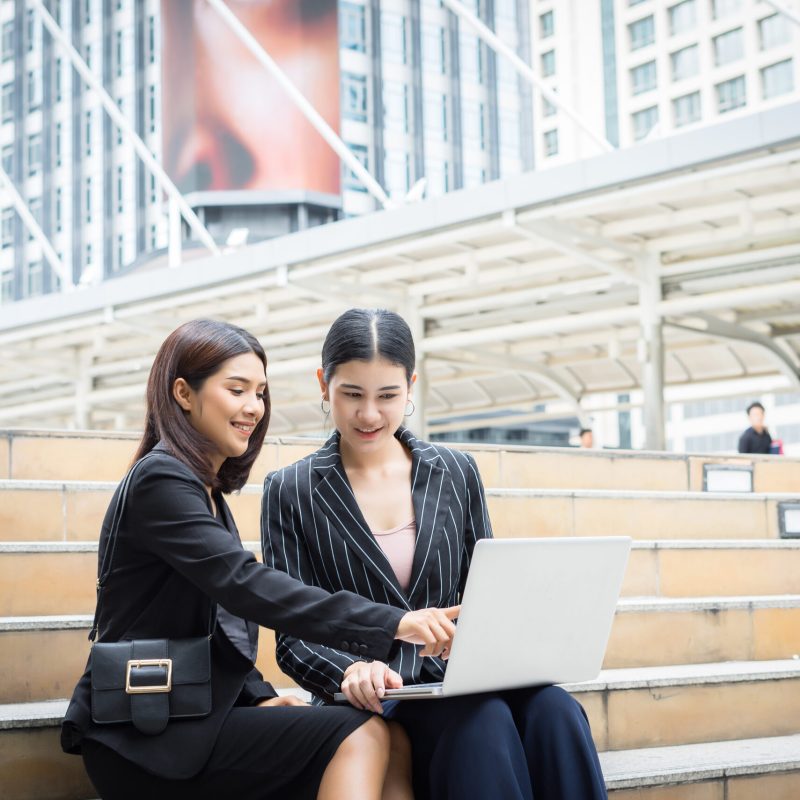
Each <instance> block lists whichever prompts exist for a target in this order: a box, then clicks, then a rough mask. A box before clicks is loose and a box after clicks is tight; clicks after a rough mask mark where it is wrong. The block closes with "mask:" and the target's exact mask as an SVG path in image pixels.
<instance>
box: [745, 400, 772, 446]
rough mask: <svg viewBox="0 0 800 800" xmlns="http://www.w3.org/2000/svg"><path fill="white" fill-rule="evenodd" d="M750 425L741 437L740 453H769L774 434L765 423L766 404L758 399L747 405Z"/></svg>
mask: <svg viewBox="0 0 800 800" xmlns="http://www.w3.org/2000/svg"><path fill="white" fill-rule="evenodd" d="M747 418H748V419H749V420H750V427H749V428H748V429H747V430H746V431H745V432H744V433H743V434H742V435H741V436H740V437H739V452H740V453H762V454H765V455H766V454H769V453H770V448H771V447H772V436H770V433H769V431H768V430H767V428H766V426H765V425H764V406H762V405H761V403H759V402H758V401H756V402H755V403H750V405H749V406H747Z"/></svg>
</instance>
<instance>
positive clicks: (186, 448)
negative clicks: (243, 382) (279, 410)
mask: <svg viewBox="0 0 800 800" xmlns="http://www.w3.org/2000/svg"><path fill="white" fill-rule="evenodd" d="M242 353H254V354H255V355H256V356H258V358H259V359H260V360H261V363H262V364H263V365H264V372H265V373H266V369H267V355H266V353H265V352H264V348H263V347H262V346H261V344H260V343H259V341H258V339H256V338H255V336H253V335H252V334H251V333H248V332H247V331H246V330H244V329H243V328H239V327H237V326H236V325H231V324H230V323H228V322H218V321H216V320H210V319H196V320H192V321H191V322H186V323H184V324H183V325H181V326H180V327H179V328H177V329H176V330H174V331H173V332H172V333H171V334H170V335H169V336H167V338H166V339H165V340H164V343H163V344H162V345H161V347H160V349H159V351H158V354H157V355H156V358H155V361H153V366H152V368H151V369H150V377H149V378H148V380H147V419H146V421H145V429H144V436H142V441H141V442H140V443H139V449H138V450H137V451H136V456H135V460H138V459H140V458H141V457H142V456H143V455H145V454H146V453H149V452H150V451H151V450H152V449H153V448H154V447H155V446H156V444H158V442H159V441H163V442H164V443H165V444H166V445H167V447H168V448H169V450H170V452H171V454H172V455H173V456H175V458H177V459H178V460H179V461H182V462H183V463H184V464H185V465H186V466H187V467H188V468H189V469H190V470H191V471H192V472H194V474H195V475H197V477H198V478H200V480H201V481H203V483H204V484H205V485H206V486H211V487H212V488H213V489H219V490H221V491H223V492H232V491H234V490H236V489H241V488H242V486H244V484H245V482H246V481H247V477H248V475H249V474H250V469H251V467H252V466H253V462H254V461H255V460H256V458H257V457H258V454H259V452H260V451H261V446H262V444H263V443H264V437H265V436H266V433H267V426H268V425H269V413H270V400H269V387H265V388H264V416H263V417H262V418H261V419H260V420H259V422H258V425H256V427H255V429H254V430H253V433H252V434H251V435H250V441H249V442H248V445H247V450H246V451H245V453H244V454H243V455H241V456H238V457H236V458H226V459H225V461H224V463H223V464H222V467H221V468H220V470H219V472H218V473H216V474H214V469H213V467H212V465H211V459H210V457H209V454H210V452H211V449H212V447H213V445H212V443H211V442H210V441H209V440H208V439H207V438H206V437H205V436H203V435H202V434H201V433H199V432H198V431H197V430H196V429H195V428H194V427H193V426H192V424H191V422H190V421H189V418H188V416H187V415H186V413H185V412H184V410H183V409H182V408H181V407H180V406H179V405H178V402H177V400H175V397H174V395H173V393H172V387H173V386H174V385H175V381H176V380H177V379H178V378H183V379H184V380H185V381H186V383H188V384H189V386H191V388H192V389H193V390H194V391H195V392H197V391H199V390H200V389H201V388H202V386H203V384H204V383H205V382H206V379H207V378H209V377H210V376H211V375H213V374H214V373H215V372H217V371H218V370H219V368H220V367H221V366H222V364H223V362H225V361H227V360H228V359H229V358H233V357H234V356H238V355H241V354H242Z"/></svg>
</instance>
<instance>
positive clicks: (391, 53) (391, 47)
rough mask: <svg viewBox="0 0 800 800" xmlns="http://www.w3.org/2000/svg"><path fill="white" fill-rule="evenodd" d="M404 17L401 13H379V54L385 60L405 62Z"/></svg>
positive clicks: (398, 62)
mask: <svg viewBox="0 0 800 800" xmlns="http://www.w3.org/2000/svg"><path fill="white" fill-rule="evenodd" d="M406 43H407V37H406V18H405V17H404V16H403V15H402V14H392V13H386V14H381V55H382V56H383V58H384V59H385V60H386V61H393V62H395V63H397V64H405V63H406V60H407V52H406V47H407V44H406Z"/></svg>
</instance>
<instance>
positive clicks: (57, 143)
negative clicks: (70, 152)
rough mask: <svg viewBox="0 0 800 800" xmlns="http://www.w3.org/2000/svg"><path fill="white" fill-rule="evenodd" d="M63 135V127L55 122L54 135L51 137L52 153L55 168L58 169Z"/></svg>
mask: <svg viewBox="0 0 800 800" xmlns="http://www.w3.org/2000/svg"><path fill="white" fill-rule="evenodd" d="M63 133H64V128H63V125H62V124H61V123H60V122H56V129H55V135H54V136H53V151H54V155H55V162H56V166H57V167H60V166H61V164H62V158H61V147H62V137H63Z"/></svg>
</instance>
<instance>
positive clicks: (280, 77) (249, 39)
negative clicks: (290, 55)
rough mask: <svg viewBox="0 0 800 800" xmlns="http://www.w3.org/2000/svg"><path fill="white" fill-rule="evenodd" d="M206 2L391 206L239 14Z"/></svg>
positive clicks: (375, 193) (217, 0) (372, 190)
mask: <svg viewBox="0 0 800 800" xmlns="http://www.w3.org/2000/svg"><path fill="white" fill-rule="evenodd" d="M207 2H208V4H209V5H210V6H211V7H212V8H213V9H214V10H215V11H216V12H217V13H218V14H219V15H220V17H222V19H223V21H224V22H225V24H226V25H227V26H228V27H229V28H230V29H231V30H232V31H233V33H234V34H235V35H236V37H237V38H238V39H239V40H240V41H241V42H242V43H243V44H244V45H245V46H246V47H247V49H248V50H249V51H250V52H251V53H252V54H253V55H254V56H255V57H256V58H257V59H258V61H259V62H260V63H261V65H262V66H263V67H265V68H266V70H267V71H268V72H269V73H270V74H271V75H272V77H273V78H275V80H276V81H278V83H279V84H280V85H281V87H282V88H283V90H284V91H285V92H286V93H287V94H288V95H289V99H290V100H291V101H292V102H293V103H294V104H295V105H296V106H297V107H298V108H299V109H300V111H301V113H302V114H303V116H304V117H305V118H306V119H307V120H308V121H309V122H310V123H311V124H312V125H313V126H314V129H315V130H316V131H317V132H318V133H319V134H320V136H322V138H323V139H324V140H325V141H326V142H327V143H328V144H329V145H330V146H331V147H332V148H333V150H334V152H335V153H336V154H337V155H338V156H339V158H341V159H342V161H344V163H345V164H347V166H348V167H349V168H350V169H351V170H352V171H353V172H354V173H355V174H356V175H357V176H358V179H359V180H360V181H361V183H363V184H364V186H365V187H366V188H367V190H368V191H369V193H370V194H371V195H372V196H373V197H374V198H375V199H376V200H377V201H378V202H379V203H380V204H381V205H382V206H383V207H384V208H391V207H392V206H393V205H394V203H392V201H391V200H390V199H389V196H388V195H387V194H386V192H385V191H384V190H383V187H382V186H381V185H380V184H379V183H378V182H377V181H376V180H375V178H374V177H373V176H372V175H371V174H370V172H369V171H368V170H367V169H366V168H365V167H364V165H363V164H362V163H361V162H360V161H359V160H358V159H357V158H356V157H355V156H354V155H353V153H352V152H351V151H350V148H348V146H347V145H346V144H345V143H344V142H343V141H342V139H341V138H340V137H339V136H338V134H337V133H336V131H334V130H333V128H331V126H330V125H328V123H327V122H326V121H325V120H324V119H323V117H322V116H321V115H320V114H319V112H318V111H317V109H316V108H314V106H313V105H311V103H309V102H308V100H306V98H305V97H304V96H303V94H302V93H301V92H300V90H299V89H298V88H297V87H296V86H295V85H294V84H293V83H292V82H291V80H289V78H288V77H287V76H286V73H285V72H284V71H283V70H282V69H281V68H280V67H279V66H278V65H277V64H276V63H275V61H274V60H273V58H272V56H270V54H269V53H268V52H267V51H266V50H265V49H264V47H263V46H262V45H261V43H260V42H259V41H258V40H257V39H256V38H255V37H254V36H253V34H251V33H250V31H249V30H247V28H246V27H245V26H244V25H243V24H242V23H241V22H240V21H239V18H238V17H237V16H236V15H235V14H234V13H233V12H232V11H231V10H230V9H229V8H228V6H227V5H225V3H224V2H223V0H207Z"/></svg>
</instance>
